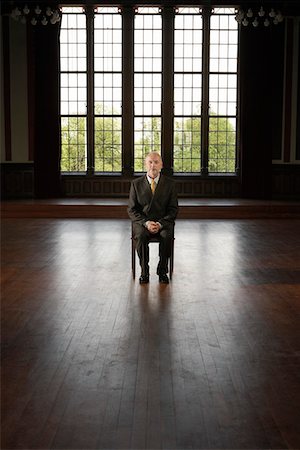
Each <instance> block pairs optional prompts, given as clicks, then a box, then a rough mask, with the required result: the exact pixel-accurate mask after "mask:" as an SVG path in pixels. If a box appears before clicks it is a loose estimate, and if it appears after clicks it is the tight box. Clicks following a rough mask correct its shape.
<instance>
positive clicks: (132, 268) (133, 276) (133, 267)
mask: <svg viewBox="0 0 300 450" xmlns="http://www.w3.org/2000/svg"><path fill="white" fill-rule="evenodd" d="M131 270H132V278H133V279H135V245H134V242H133V239H132V238H131Z"/></svg>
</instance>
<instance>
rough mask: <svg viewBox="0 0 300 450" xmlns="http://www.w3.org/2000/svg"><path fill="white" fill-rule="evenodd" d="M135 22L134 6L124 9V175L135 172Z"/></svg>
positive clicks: (130, 174)
mask: <svg viewBox="0 0 300 450" xmlns="http://www.w3.org/2000/svg"><path fill="white" fill-rule="evenodd" d="M133 23H134V11H133V9H132V7H124V9H123V38H122V39H123V71H122V77H123V80H122V86H126V89H125V88H123V90H122V96H123V99H122V104H123V107H122V123H123V126H122V143H123V152H122V154H123V162H122V170H123V175H126V176H132V175H133V172H134V139H133V134H134V132H133V128H134V126H133V116H134V113H133V111H134V108H133V70H134V69H133V45H134V44H133Z"/></svg>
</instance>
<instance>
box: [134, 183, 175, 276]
mask: <svg viewBox="0 0 300 450" xmlns="http://www.w3.org/2000/svg"><path fill="white" fill-rule="evenodd" d="M127 211H128V215H129V217H130V219H131V220H132V224H133V238H134V240H135V245H136V250H137V253H138V255H139V259H140V265H141V269H142V275H148V274H149V240H150V239H151V237H152V236H153V234H152V233H150V232H149V231H148V230H147V228H146V227H145V224H146V222H147V221H148V220H152V221H155V222H159V223H160V224H161V226H162V228H161V230H160V232H159V233H158V234H155V235H154V236H158V237H159V241H160V244H159V257H160V259H159V264H158V267H157V273H158V274H160V273H167V271H168V258H169V257H170V251H171V240H172V239H173V233H174V223H175V219H176V216H177V212H178V201H177V194H176V190H175V183H174V181H173V180H172V179H170V178H168V177H165V176H164V175H162V174H161V175H160V178H159V182H158V184H157V186H156V189H155V192H154V194H152V191H151V187H150V184H149V182H148V179H147V176H146V175H144V176H142V177H139V178H137V179H136V180H134V181H133V182H132V183H131V188H130V194H129V203H128V210H127Z"/></svg>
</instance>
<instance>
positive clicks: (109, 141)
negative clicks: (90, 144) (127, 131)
mask: <svg viewBox="0 0 300 450" xmlns="http://www.w3.org/2000/svg"><path fill="white" fill-rule="evenodd" d="M121 170H122V121H121V118H119V117H118V118H116V117H96V118H95V172H121Z"/></svg>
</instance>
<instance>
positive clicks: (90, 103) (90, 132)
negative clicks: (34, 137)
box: [86, 6, 95, 176]
mask: <svg viewBox="0 0 300 450" xmlns="http://www.w3.org/2000/svg"><path fill="white" fill-rule="evenodd" d="M86 20H87V175H90V176H92V175H94V171H95V162H94V161H95V119H94V109H95V108H94V103H95V102H94V90H95V89H94V9H93V6H87V8H86Z"/></svg>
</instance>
